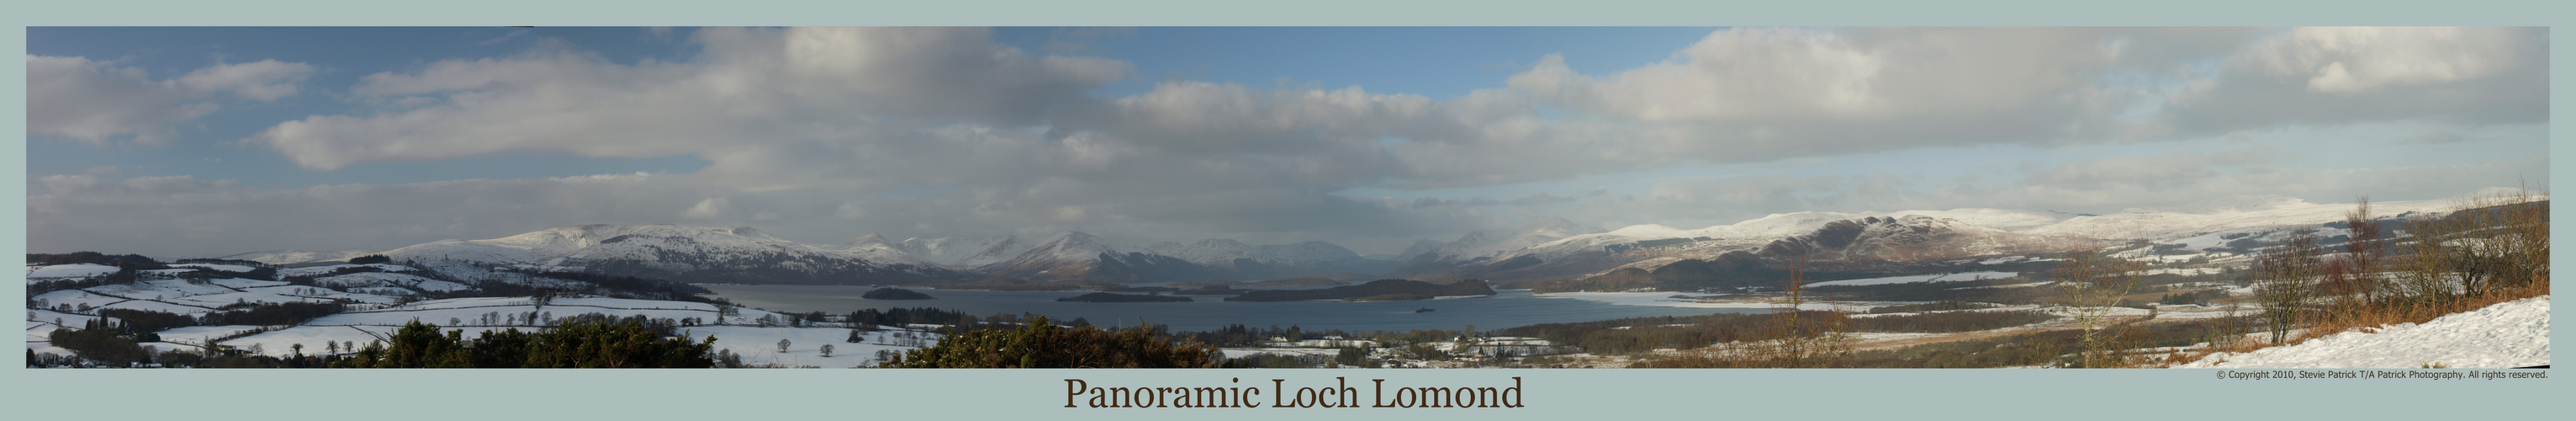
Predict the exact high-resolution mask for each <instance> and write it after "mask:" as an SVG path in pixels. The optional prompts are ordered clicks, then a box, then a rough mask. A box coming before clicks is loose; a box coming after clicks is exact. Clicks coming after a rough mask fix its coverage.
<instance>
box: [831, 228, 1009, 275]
mask: <svg viewBox="0 0 2576 421" xmlns="http://www.w3.org/2000/svg"><path fill="white" fill-rule="evenodd" d="M869 235H875V234H869ZM1014 240H1016V239H1015V238H1012V237H1008V236H1004V237H939V238H921V237H913V238H906V239H904V240H903V242H902V243H897V244H896V245H895V246H896V247H899V248H902V249H903V252H904V253H905V254H910V255H912V257H915V258H919V259H922V260H927V261H930V262H931V263H938V264H942V265H949V266H950V267H974V266H975V265H968V264H964V262H965V261H966V259H968V258H972V257H975V256H976V255H978V254H983V253H984V251H985V250H990V249H992V248H993V247H994V246H997V245H1002V244H1004V243H1009V242H1012V241H1014ZM1018 251H1027V250H1018ZM1012 254H1013V255H1017V251H1014V252H1012ZM984 263H988V264H989V263H992V262H984Z"/></svg>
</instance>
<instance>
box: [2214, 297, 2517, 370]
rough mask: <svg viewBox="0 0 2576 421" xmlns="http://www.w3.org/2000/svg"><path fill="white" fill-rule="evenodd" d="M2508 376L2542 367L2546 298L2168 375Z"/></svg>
mask: <svg viewBox="0 0 2576 421" xmlns="http://www.w3.org/2000/svg"><path fill="white" fill-rule="evenodd" d="M2431 365H2439V366H2442V367H2448V368H2514V367H2530V366H2538V365H2549V297H2548V296H2541V297H2535V298H2525V299H2521V300H2515V301H2511V302H2505V303H2499V304H2496V305H2492V306H2487V307H2486V308H2482V309H2478V310H2476V311H2470V312H2464V313H2455V314H2451V315H2448V316H2442V317H2441V318H2437V319H2433V320H2432V321H2428V322H2424V323H2423V324H2413V323H2407V324H2400V325H2396V326H2389V327H2386V328H2382V329H2379V330H2378V331H2377V332H2343V333H2338V334H2335V335H2333V336H2327V337H2322V338H2316V339H2309V340H2308V341H2306V342H2300V343H2298V344H2294V345H2288V346H2278V347H2271V348H2263V349H2258V350H2254V351H2252V352H2245V353H2221V354H2213V355H2209V356H2207V357H2203V358H2201V359H2200V360H2199V361H2195V362H2192V363H2190V364H2184V365H2181V366H2177V367H2175V368H2424V367H2427V366H2431Z"/></svg>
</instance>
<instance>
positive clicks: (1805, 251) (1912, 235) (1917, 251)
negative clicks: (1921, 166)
mask: <svg viewBox="0 0 2576 421" xmlns="http://www.w3.org/2000/svg"><path fill="white" fill-rule="evenodd" d="M2100 245H2103V241H2100V240H2095V239H2088V238H2072V237H2048V236H2040V235H2032V234H2022V233H2015V232H2010V231H2004V230H1998V229H1994V228H1987V227H1981V226H1977V225H1974V224H1969V223H1966V222H1962V221H1960V220H1957V219H1951V218H1937V217H1931V216H1923V215H1906V216H1903V217H1877V216H1872V217H1863V218H1860V219H1845V220H1838V221H1833V222H1827V223H1825V225H1824V226H1821V227H1817V228H1816V229H1815V231H1814V232H1810V233H1807V234H1802V235H1798V236H1794V237H1789V238H1783V239H1779V240H1774V241H1772V242H1771V243H1770V244H1766V245H1764V246H1763V247H1762V249H1761V251H1760V254H1761V255H1762V256H1764V257H1771V258H1778V259H1810V260H1814V261H1825V262H1832V261H1845V262H1849V261H1883V262H1893V263H1910V262H1923V261H1933V260H1948V259H1958V258H1966V257H1982V256H1996V255H2014V254H2028V253H2049V252H2059V251H2066V250H2070V249H2075V248H2080V247H2092V246H2100Z"/></svg>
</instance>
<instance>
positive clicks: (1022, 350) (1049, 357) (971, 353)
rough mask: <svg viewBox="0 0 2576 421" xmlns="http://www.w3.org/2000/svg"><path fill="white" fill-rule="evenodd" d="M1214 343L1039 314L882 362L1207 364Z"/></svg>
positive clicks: (1214, 357) (1115, 365)
mask: <svg viewBox="0 0 2576 421" xmlns="http://www.w3.org/2000/svg"><path fill="white" fill-rule="evenodd" d="M1217 356H1218V354H1217V351H1216V347H1215V346H1212V345H1208V344H1204V343H1199V342H1197V341H1187V340H1184V341H1181V342H1178V343H1175V342H1173V341H1172V340H1170V339H1167V338H1164V337H1162V336H1160V335H1155V334H1153V333H1152V328H1151V327H1137V328H1129V329H1125V330H1120V331H1117V332H1110V331H1106V330H1101V329H1099V328H1095V327H1091V326H1084V327H1076V328H1067V327H1060V326H1056V325H1055V322H1053V321H1050V320H1047V318H1046V317H1044V316H1040V317H1038V318H1037V319H1036V320H1032V321H1030V322H1029V324H1028V325H1026V326H1022V327H1020V328H1019V329H986V330H977V331H972V332H965V333H959V334H954V335H949V336H947V337H944V338H940V339H939V344H938V345H934V346H931V347H929V348H922V349H916V350H911V351H905V352H904V353H903V355H901V356H897V357H895V358H894V359H892V360H889V361H886V362H885V363H883V364H879V365H878V366H879V367H887V368H1209V367H1216V366H1217V363H1218V358H1217Z"/></svg>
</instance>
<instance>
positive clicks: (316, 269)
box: [277, 263, 412, 278]
mask: <svg viewBox="0 0 2576 421" xmlns="http://www.w3.org/2000/svg"><path fill="white" fill-rule="evenodd" d="M355 267H371V268H376V269H377V270H383V271H386V272H410V271H412V268H411V267H410V266H403V265H396V264H387V263H371V264H364V265H329V266H313V267H300V268H293V269H279V270H278V271H277V276H278V277H279V278H284V277H289V276H322V275H329V274H331V271H335V270H341V269H348V268H355Z"/></svg>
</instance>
